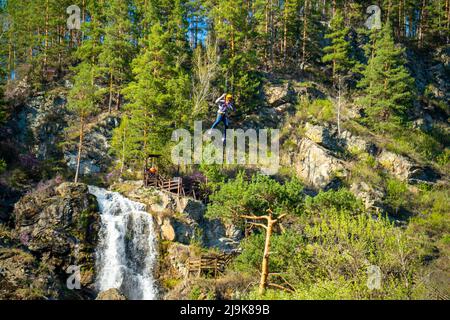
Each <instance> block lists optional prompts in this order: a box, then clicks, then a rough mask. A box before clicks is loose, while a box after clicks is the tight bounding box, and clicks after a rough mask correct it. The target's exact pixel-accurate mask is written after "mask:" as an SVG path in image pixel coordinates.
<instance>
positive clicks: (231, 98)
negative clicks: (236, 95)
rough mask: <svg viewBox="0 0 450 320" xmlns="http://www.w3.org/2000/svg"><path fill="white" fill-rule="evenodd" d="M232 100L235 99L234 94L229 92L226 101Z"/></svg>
mask: <svg viewBox="0 0 450 320" xmlns="http://www.w3.org/2000/svg"><path fill="white" fill-rule="evenodd" d="M231 100H233V96H232V95H231V94H227V96H226V98H225V101H227V102H229V101H231Z"/></svg>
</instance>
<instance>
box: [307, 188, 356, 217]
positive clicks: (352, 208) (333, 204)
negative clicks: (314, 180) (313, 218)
mask: <svg viewBox="0 0 450 320" xmlns="http://www.w3.org/2000/svg"><path fill="white" fill-rule="evenodd" d="M305 209H306V212H308V213H310V214H315V213H320V212H323V211H329V212H330V211H334V212H342V211H345V212H350V213H352V214H355V215H356V214H360V213H361V212H362V211H363V206H362V203H361V201H359V200H357V199H356V197H355V196H354V195H353V193H351V192H350V191H348V190H347V189H339V190H338V191H334V190H330V191H327V192H323V191H321V192H320V193H319V194H318V195H317V196H315V197H307V198H306V201H305Z"/></svg>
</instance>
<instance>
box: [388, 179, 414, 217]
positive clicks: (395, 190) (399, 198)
mask: <svg viewBox="0 0 450 320" xmlns="http://www.w3.org/2000/svg"><path fill="white" fill-rule="evenodd" d="M409 198H410V192H409V190H408V186H407V184H406V183H404V182H402V181H399V180H397V179H389V180H388V181H387V184H386V203H387V204H388V205H390V206H391V207H392V209H394V210H395V213H398V211H399V210H400V209H401V208H402V207H406V206H407V205H408V203H409V201H410V199H409Z"/></svg>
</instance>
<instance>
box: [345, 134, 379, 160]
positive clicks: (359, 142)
mask: <svg viewBox="0 0 450 320" xmlns="http://www.w3.org/2000/svg"><path fill="white" fill-rule="evenodd" d="M340 144H341V145H342V147H343V148H345V149H346V150H348V151H350V152H352V153H355V152H356V153H359V152H367V153H368V154H370V155H375V154H376V152H377V146H376V145H375V143H373V142H371V141H368V140H367V139H366V138H363V137H360V136H357V135H354V134H353V133H351V132H350V131H348V130H345V131H343V132H342V133H341V136H340Z"/></svg>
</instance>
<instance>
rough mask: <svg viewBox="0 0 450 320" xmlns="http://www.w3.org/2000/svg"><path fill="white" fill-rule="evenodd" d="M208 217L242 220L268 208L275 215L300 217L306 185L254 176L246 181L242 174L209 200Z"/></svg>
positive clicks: (294, 181)
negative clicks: (282, 182)
mask: <svg viewBox="0 0 450 320" xmlns="http://www.w3.org/2000/svg"><path fill="white" fill-rule="evenodd" d="M210 200H211V203H210V204H209V206H208V211H207V217H210V218H224V219H234V220H239V219H240V217H239V216H240V215H244V214H247V215H249V214H250V215H262V214H266V213H267V210H268V209H271V210H272V211H274V212H276V213H280V212H286V213H291V214H294V215H295V214H300V213H301V211H302V208H303V185H302V184H301V182H300V181H299V180H298V179H295V178H294V179H292V180H290V181H288V182H286V183H285V184H281V183H279V182H277V181H276V180H274V179H272V178H269V177H266V176H263V175H255V176H253V178H252V179H251V181H247V179H246V178H245V175H244V173H243V172H241V173H240V174H238V176H237V177H236V179H234V180H231V181H229V182H227V183H224V184H223V185H222V186H221V188H220V190H218V191H217V192H215V193H214V194H213V195H212V196H211V197H210Z"/></svg>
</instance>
